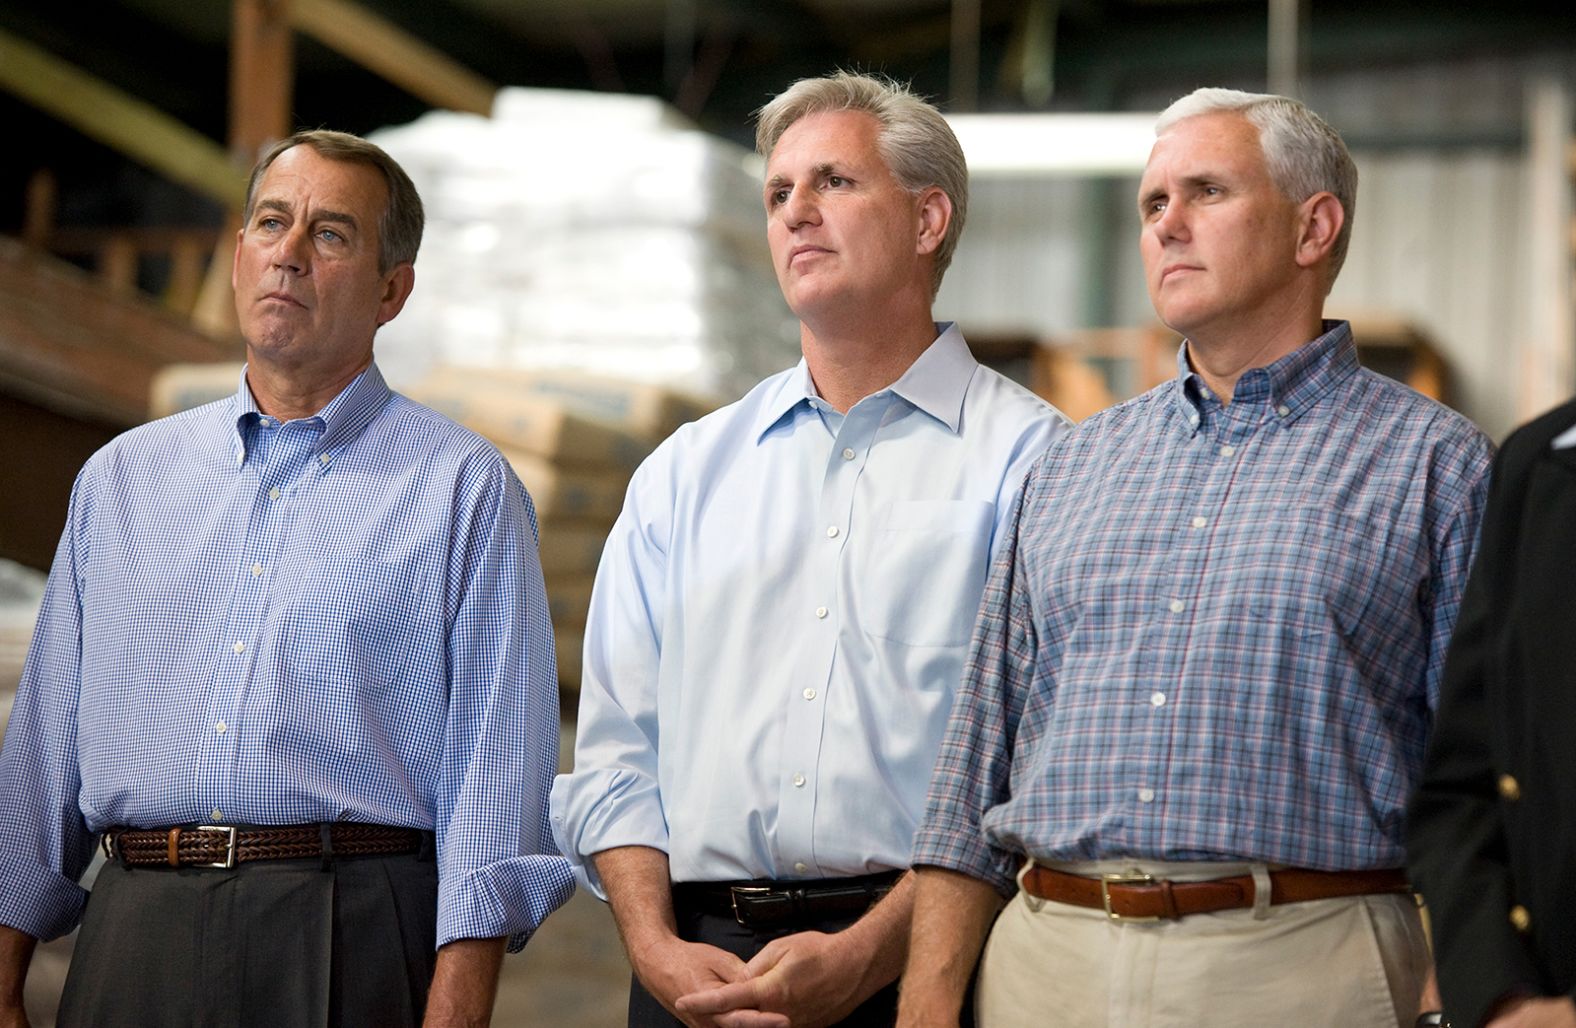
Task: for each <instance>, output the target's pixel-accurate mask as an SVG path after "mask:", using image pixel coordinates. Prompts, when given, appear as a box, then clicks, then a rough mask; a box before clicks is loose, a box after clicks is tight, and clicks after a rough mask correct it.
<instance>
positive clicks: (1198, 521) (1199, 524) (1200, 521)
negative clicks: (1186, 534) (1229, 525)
mask: <svg viewBox="0 0 1576 1028" xmlns="http://www.w3.org/2000/svg"><path fill="white" fill-rule="evenodd" d="M1207 524H1209V522H1208V521H1206V520H1205V519H1204V518H1194V519H1193V527H1194V528H1203V527H1204V526H1205V525H1207Z"/></svg>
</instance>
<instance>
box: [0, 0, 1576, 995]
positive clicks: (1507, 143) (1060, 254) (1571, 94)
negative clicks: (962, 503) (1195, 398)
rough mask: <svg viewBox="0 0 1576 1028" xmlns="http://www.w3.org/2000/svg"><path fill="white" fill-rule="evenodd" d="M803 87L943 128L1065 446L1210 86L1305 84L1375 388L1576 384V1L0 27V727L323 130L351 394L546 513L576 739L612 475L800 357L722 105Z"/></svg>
mask: <svg viewBox="0 0 1576 1028" xmlns="http://www.w3.org/2000/svg"><path fill="white" fill-rule="evenodd" d="M835 68H857V69H861V70H872V71H879V72H882V73H885V74H888V75H891V76H893V77H895V78H898V79H901V80H905V81H910V82H912V83H913V85H914V87H915V89H916V90H917V91H919V92H921V93H923V94H925V95H927V96H929V97H931V98H933V99H934V100H935V101H936V102H937V103H938V105H939V106H941V107H942V109H943V110H944V111H945V112H946V113H947V114H948V115H949V117H955V118H956V119H957V120H956V124H957V126H958V130H959V134H960V137H962V138H963V139H964V142H965V151H966V152H967V153H968V156H969V159H970V164H971V174H972V185H971V192H972V199H971V207H970V213H969V220H968V227H967V231H966V233H965V235H964V238H963V241H962V244H961V246H960V248H959V251H958V254H957V257H956V260H955V262H954V264H953V267H952V269H951V270H950V271H949V273H948V276H947V279H946V281H945V283H944V285H943V287H942V290H941V293H940V295H939V297H938V299H937V303H936V308H935V309H936V314H937V317H938V318H943V319H948V320H957V321H958V322H960V324H961V325H962V326H963V328H964V330H965V332H966V333H967V334H968V336H969V338H970V341H971V343H972V344H973V345H975V347H976V350H977V353H978V355H979V356H980V357H981V359H982V360H984V361H986V362H987V363H990V364H992V365H994V366H997V367H998V368H1001V369H1003V370H1005V371H1007V372H1008V373H1009V374H1010V375H1012V376H1014V377H1017V378H1019V379H1020V380H1021V381H1023V382H1024V383H1025V384H1029V385H1030V386H1031V387H1032V388H1034V389H1035V390H1036V391H1037V392H1040V393H1041V394H1042V395H1044V396H1046V397H1047V398H1048V399H1050V400H1052V401H1053V402H1055V403H1056V404H1057V405H1058V406H1060V407H1062V408H1063V409H1064V410H1065V411H1067V413H1069V414H1070V415H1071V416H1073V417H1074V418H1075V419H1076V418H1079V417H1083V416H1087V414H1089V413H1092V412H1093V411H1095V410H1098V409H1099V408H1100V407H1102V406H1105V405H1107V404H1109V403H1113V402H1117V401H1119V400H1121V399H1124V398H1126V397H1128V396H1131V395H1135V394H1136V393H1138V392H1140V391H1142V390H1144V389H1146V388H1148V387H1149V386H1151V385H1153V384H1156V383H1157V382H1159V381H1162V380H1163V379H1165V378H1167V377H1169V376H1170V375H1172V374H1173V373H1174V369H1175V364H1174V360H1175V349H1176V343H1177V340H1176V338H1175V337H1174V336H1172V335H1171V334H1169V333H1168V332H1167V331H1166V330H1165V329H1164V327H1163V326H1161V325H1159V324H1158V323H1157V322H1156V321H1155V318H1154V314H1153V311H1152V309H1151V307H1150V304H1149V300H1148V297H1147V295H1146V292H1145V288H1144V283H1143V278H1142V274H1141V269H1140V264H1139V257H1138V251H1137V247H1136V245H1135V243H1136V239H1137V227H1138V223H1137V219H1136V215H1135V213H1134V209H1133V207H1134V204H1133V200H1134V194H1135V191H1136V184H1137V178H1138V173H1139V171H1140V170H1141V169H1142V166H1143V161H1144V158H1145V156H1146V154H1147V142H1146V139H1147V132H1148V129H1147V127H1146V126H1147V124H1148V123H1149V121H1150V120H1152V118H1153V116H1154V114H1155V113H1156V112H1158V111H1159V110H1160V109H1162V108H1163V107H1164V106H1165V105H1166V104H1167V103H1169V102H1170V101H1171V100H1172V99H1174V98H1175V97H1177V96H1180V95H1182V94H1184V93H1186V92H1188V91H1189V90H1191V89H1193V88H1195V87H1197V86H1200V85H1222V86H1230V87H1235V88H1241V89H1248V90H1255V91H1259V90H1265V89H1269V90H1271V91H1277V92H1285V93H1290V94H1293V95H1297V96H1298V97H1300V98H1301V99H1303V100H1305V101H1306V102H1307V103H1308V104H1309V105H1310V106H1311V107H1312V108H1314V109H1315V110H1316V111H1319V112H1320V113H1321V114H1323V115H1324V116H1325V117H1326V119H1327V120H1329V121H1330V123H1331V124H1333V125H1334V126H1335V127H1336V128H1337V129H1338V130H1339V131H1340V132H1341V133H1342V135H1343V136H1344V137H1345V139H1346V140H1347V142H1348V144H1349V146H1350V148H1351V150H1352V152H1353V155H1354V157H1355V158H1356V161H1357V164H1358V167H1359V170H1360V173H1361V178H1362V183H1361V187H1360V191H1359V204H1358V211H1357V217H1356V222H1355V229H1354V233H1353V241H1352V248H1351V254H1350V257H1349V259H1348V262H1347V265H1346V268H1345V270H1344V271H1343V273H1342V276H1341V279H1340V281H1339V282H1338V283H1337V285H1336V287H1335V290H1334V293H1333V294H1332V296H1331V301H1330V305H1329V310H1330V315H1331V316H1332V317H1344V318H1350V319H1351V320H1352V321H1353V322H1354V325H1355V328H1356V334H1357V336H1358V339H1359V343H1360V345H1361V346H1362V347H1363V359H1364V361H1365V363H1368V364H1370V365H1371V366H1374V367H1376V368H1377V369H1378V370H1381V371H1384V372H1386V373H1388V374H1393V375H1394V376H1396V377H1398V378H1401V379H1402V380H1403V381H1406V382H1407V383H1408V384H1410V385H1412V386H1414V387H1415V388H1418V389H1419V390H1421V391H1423V392H1426V393H1429V394H1430V395H1433V396H1435V397H1436V398H1439V399H1441V400H1443V401H1444V402H1446V403H1449V404H1451V405H1452V406H1454V407H1456V408H1457V409H1459V410H1461V411H1462V412H1463V413H1465V414H1466V415H1467V416H1468V417H1470V418H1471V419H1473V420H1474V421H1475V422H1477V423H1478V424H1479V425H1480V426H1481V427H1483V428H1484V429H1485V430H1486V431H1487V432H1488V433H1489V434H1490V435H1492V436H1494V437H1495V438H1496V439H1502V438H1503V437H1504V436H1505V435H1506V434H1507V433H1508V432H1509V431H1510V430H1511V429H1512V428H1514V427H1515V426H1516V425H1518V424H1520V423H1522V422H1524V421H1526V420H1527V419H1529V418H1530V417H1532V416H1534V415H1536V414H1538V413H1541V412H1542V411H1544V410H1547V409H1548V408H1550V407H1552V406H1553V405H1555V404H1556V403H1558V402H1560V401H1562V400H1564V399H1566V398H1568V397H1569V396H1570V395H1571V394H1572V393H1573V392H1576V295H1573V269H1576V220H1573V216H1572V212H1573V200H1576V8H1573V7H1572V5H1570V4H1568V3H1554V2H1549V0H1527V2H1523V3H1512V4H1487V3H1459V2H1446V0H1405V2H1398V3H1388V4H1373V3H1364V2H1359V0H780V2H774V3H753V2H746V0H562V2H545V3H544V2H537V3H521V2H518V0H449V2H447V3H442V4H433V3H420V2H416V0H231V2H230V3H228V4H225V3H212V4H192V3H188V2H182V0H87V2H83V3H75V4H69V5H44V4H36V3H30V4H19V3H12V4H6V5H3V6H0V117H3V118H4V119H5V123H6V124H7V125H8V126H9V131H8V133H7V135H8V137H9V139H10V141H11V142H10V145H8V146H6V147H4V148H0V468H4V478H3V482H4V487H3V488H0V716H3V714H4V712H5V711H7V710H9V705H10V694H11V693H12V692H13V691H14V689H15V686H16V681H17V678H18V677H19V675H20V671H21V664H22V660H23V656H24V654H25V650H26V645H27V639H28V636H29V633H30V631H31V626H32V619H33V612H34V611H35V610H36V606H37V603H38V598H39V596H40V594H41V590H42V585H43V572H44V571H45V570H46V569H47V567H48V563H49V560H50V557H51V554H52V553H53V551H54V547H55V542H56V540H57V539H58V537H59V533H60V529H61V526H62V522H63V518H64V514H65V508H66V501H67V497H68V495H69V491H70V488H71V483H72V480H73V477H74V475H75V473H76V470H77V468H78V467H79V466H80V465H81V463H82V461H83V460H84V459H86V457H87V456H88V455H89V454H91V453H92V452H93V451H94V450H95V449H97V448H98V447H99V446H101V445H103V444H104V443H105V442H106V441H108V440H109V439H110V438H112V437H113V436H114V435H115V434H117V433H119V432H121V431H124V430H126V429H127V428H130V427H132V426H134V425H136V424H139V423H141V422H143V421H145V420H148V419H149V418H151V417H155V416H159V415H161V414H164V413H171V412H173V411H175V410H179V409H182V408H184V407H187V406H191V405H193V404H195V403H198V402H206V401H207V400H209V399H213V398H216V397H218V396H222V395H225V394H227V393H229V392H232V391H233V390H234V388H235V383H236V374H237V371H238V367H239V361H240V360H241V359H242V356H241V355H242V349H241V344H240V341H239V338H238V336H237V335H236V331H235V327H234V319H233V313H232V312H230V310H229V305H230V302H231V301H230V297H229V296H228V270H229V269H228V263H227V262H228V259H229V251H230V247H231V240H233V233H234V229H235V225H236V221H235V219H236V218H237V217H238V211H237V208H238V206H239V202H240V196H241V192H242V190H244V176H245V169H246V168H247V167H248V166H249V164H250V162H251V159H252V157H253V156H254V155H255V153H256V152H257V151H258V149H259V147H261V146H262V145H264V144H265V143H266V142H267V141H269V140H271V139H275V138H278V137H279V136H280V135H282V134H285V133H288V132H289V131H292V130H294V129H296V128H302V127H319V126H321V127H329V128H336V129H342V130H346V131H351V132H356V133H361V134H369V135H371V136H372V138H374V139H375V140H377V141H379V142H380V143H381V145H383V146H384V147H385V148H386V149H388V150H389V151H390V153H392V154H393V155H394V156H395V157H396V158H397V159H399V160H400V161H401V162H402V163H403V164H404V165H405V166H406V167H407V169H408V170H409V171H410V172H411V175H412V177H413V178H414V179H415V180H416V183H417V186H418V188H419V189H420V190H421V191H422V194H423V197H424V200H425V202H426V204H427V211H428V219H429V220H428V231H427V235H426V238H425V241H424V244H423V250H422V254H421V259H420V260H419V261H418V264H417V267H418V282H419V284H418V286H417V290H416V298H415V299H413V300H412V302H411V304H410V306H409V307H408V308H407V309H406V312H405V313H404V314H403V315H402V316H401V318H400V319H399V320H397V321H396V322H395V323H393V324H391V325H389V326H388V327H387V328H385V329H384V330H383V333H382V334H380V336H379V343H378V346H379V362H380V366H382V367H383V368H384V371H385V373H386V374H387V375H388V377H389V379H390V382H391V384H393V385H394V386H395V387H396V388H398V389H400V390H402V391H405V392H408V393H410V394H411V395H413V396H414V397H416V398H417V399H419V400H421V401H422V402H425V403H427V404H429V405H431V406H434V407H435V408H437V409H439V410H441V411H443V412H444V413H446V414H449V415H450V416H453V417H455V418H456V420H460V421H462V422H464V423H466V424H468V425H470V426H471V427H473V428H475V429H477V430H478V431H481V432H482V433H483V434H484V435H487V436H489V438H492V439H493V440H494V441H495V442H496V443H497V444H498V445H499V446H500V448H501V449H502V450H503V451H504V452H505V454H506V456H508V457H509V459H510V460H511V462H512V463H513V464H514V466H515V468H516V470H517V471H518V472H519V473H520V476H521V478H522V480H523V481H524V482H525V483H526V485H527V486H528V488H530V490H531V491H532V494H533V496H535V497H536V499H537V503H538V508H539V512H540V513H541V515H542V553H543V564H544V572H545V574H546V577H547V581H548V587H549V595H550V603H551V605H552V608H553V609H552V614H553V619H554V623H555V629H556V633H557V644H558V651H559V655H560V663H561V672H562V685H563V698H564V705H565V713H566V720H569V719H570V718H569V715H570V714H571V712H572V710H573V705H574V696H575V687H576V682H577V680H578V651H579V644H580V641H581V632H582V630H583V627H584V617H585V607H586V604H587V602H588V598H589V591H590V581H591V576H592V574H593V572H594V570H595V565H596V560H597V557H598V555H599V553H600V548H601V543H602V540H603V538H604V537H605V534H606V531H607V528H608V526H609V525H610V524H611V522H612V520H613V518H614V517H615V516H616V515H617V512H618V509H619V505H620V503H621V500H622V495H623V488H624V485H625V484H626V483H627V481H628V476H629V474H630V472H631V471H632V470H633V468H634V466H635V465H637V464H638V462H639V460H640V459H641V458H642V457H643V456H644V455H645V454H646V453H647V452H649V451H650V449H651V448H652V447H653V446H654V445H655V444H656V442H657V441H659V440H660V439H661V438H662V437H663V436H665V435H666V434H667V433H668V432H671V431H672V430H673V429H674V428H676V427H677V426H678V425H680V424H683V423H684V422H686V421H689V420H692V419H693V418H695V417H698V416H700V415H701V414H703V413H704V412H706V411H707V410H710V409H712V408H714V407H716V406H718V405H720V404H723V403H726V402H728V401H730V400H732V399H734V398H736V397H737V396H739V395H740V394H741V393H742V392H743V391H744V389H746V388H747V387H748V386H749V385H750V384H751V383H753V382H754V381H756V380H758V379H759V378H760V377H762V376H764V375H766V374H768V373H770V372H772V371H775V370H777V369H779V368H782V367H785V366H787V365H789V364H791V363H793V362H794V361H795V360H796V359H797V329H796V325H795V323H794V321H793V319H792V316H791V315H790V314H789V312H788V311H787V309H786V307H785V306H784V304H783V303H782V300H781V297H780V295H779V294H778V292H777V289H776V285H775V280H774V278H773V276H772V272H771V268H770V264H769V260H768V258H767V253H766V247H765V245H764V232H763V231H762V224H763V221H762V215H761V212H760V199H759V176H760V167H761V165H760V163H759V161H758V160H756V159H755V158H753V156H752V155H751V151H750V148H751V146H752V145H753V130H752V125H751V112H752V111H754V110H755V109H756V108H758V107H759V106H760V105H761V104H762V103H764V102H765V101H766V100H767V99H769V98H770V97H771V96H772V95H773V94H774V93H776V92H777V91H779V90H781V89H782V88H783V87H785V86H786V85H788V84H789V83H790V82H792V81H794V80H795V79H797V78H800V77H805V76H811V75H818V74H822V73H824V72H827V71H829V70H832V69H835ZM1135 126H1136V127H1137V133H1138V134H1137V135H1136V136H1135V135H1134V134H1133V130H1134V127H1135ZM966 129H967V130H968V131H966ZM970 132H973V133H975V134H970ZM1124 133H1125V134H1124ZM1109 138H1115V139H1116V140H1117V142H1116V143H1114V144H1112V147H1111V148H1110V149H1109V150H1107V149H1105V148H1104V147H1105V143H1104V141H1105V140H1107V139H1109ZM1001 139H1005V140H1006V141H1007V142H1006V144H1005V145H1004V146H1002V145H997V146H993V145H992V142H993V141H999V140H1001ZM568 731H572V726H571V727H570V728H568V729H566V732H568ZM568 738H569V736H567V735H566V740H567V739H568ZM567 758H568V753H567V749H566V753H565V759H566V760H567ZM68 957H69V940H67V941H65V942H64V943H60V944H55V945H54V946H53V947H50V948H46V950H45V951H44V952H43V954H42V955H41V956H40V958H39V961H38V966H39V968H40V970H39V971H38V972H35V974H34V980H33V982H32V983H30V988H29V1004H30V1011H31V1012H32V1015H33V1023H34V1024H35V1025H47V1024H52V1023H53V1013H52V1009H53V1008H52V999H51V996H52V990H53V991H58V987H59V978H58V973H60V972H61V970H62V969H63V967H64V966H65V962H66V960H67V959H68ZM51 975H56V977H51ZM626 975H627V967H626V965H624V963H623V958H622V955H621V953H620V951H619V949H618V943H617V939H616V936H615V934H614V933H613V930H612V926H611V922H610V921H609V920H608V918H607V915H606V913H605V910H604V909H603V908H602V907H601V905H600V904H598V903H596V901H594V900H591V899H589V898H587V897H585V896H583V895H582V896H577V897H576V899H575V900H574V901H572V904H571V906H570V907H569V908H568V909H567V910H566V911H564V912H562V913H560V914H559V915H556V916H555V918H554V919H553V920H552V921H550V922H549V924H548V926H547V927H545V928H544V929H543V931H542V934H541V937H540V938H539V939H538V941H537V944H535V945H533V946H532V947H530V948H528V949H527V951H526V953H525V954H523V955H521V956H517V957H513V958H511V959H510V961H509V962H508V970H507V971H506V981H505V985H504V993H503V995H502V996H501V998H500V1005H499V1012H498V1018H497V1019H498V1023H501V1024H556V1025H581V1024H583V1025H599V1024H608V1023H616V1022H617V1020H618V1019H619V1017H620V1016H621V1011H622V1004H623V994H622V991H621V990H622V983H623V980H624V977H625V976H626Z"/></svg>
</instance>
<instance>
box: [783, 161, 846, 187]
mask: <svg viewBox="0 0 1576 1028" xmlns="http://www.w3.org/2000/svg"><path fill="white" fill-rule="evenodd" d="M835 171H837V166H836V165H835V164H833V163H831V162H830V161H822V162H821V163H820V164H817V165H816V166H815V167H814V168H812V169H811V171H810V176H811V177H812V178H822V177H824V176H826V175H830V174H832V173H834V172H835ZM787 184H788V179H787V178H786V177H784V176H783V175H780V174H779V175H773V176H772V177H771V178H769V179H767V180H766V188H767V189H776V188H777V187H778V186H785V185H787Z"/></svg>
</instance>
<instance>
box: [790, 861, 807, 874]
mask: <svg viewBox="0 0 1576 1028" xmlns="http://www.w3.org/2000/svg"><path fill="white" fill-rule="evenodd" d="M793 869H794V870H795V871H797V872H799V873H800V874H804V873H805V872H806V871H808V870H810V865H809V864H806V863H805V862H804V861H802V860H798V861H795V862H794V865H793Z"/></svg>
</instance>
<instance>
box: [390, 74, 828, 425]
mask: <svg viewBox="0 0 1576 1028" xmlns="http://www.w3.org/2000/svg"><path fill="white" fill-rule="evenodd" d="M371 138H372V139H373V140H375V141H376V142H377V143H378V144H379V145H380V146H382V147H384V148H385V149H386V150H388V152H389V153H390V154H391V155H392V156H393V157H394V158H395V159H396V160H398V161H399V162H400V163H401V165H403V166H404V168H405V169H406V170H407V171H408V172H409V173H410V176H411V178H412V180H413V181H414V182H415V184H416V188H417V189H418V190H419V191H420V193H421V195H422V198H423V202H424V204H425V206H426V211H427V233H426V236H425V238H424V241H423V243H422V250H421V258H420V260H419V262H418V265H417V287H416V290H415V293H414V294H413V295H412V297H411V299H410V302H409V303H408V304H407V305H406V307H405V310H404V312H403V313H402V314H401V315H400V317H399V318H398V319H397V320H395V321H394V322H392V323H390V324H389V325H388V326H386V327H385V328H384V329H383V330H382V331H381V332H380V333H379V337H378V354H379V357H378V360H379V363H380V365H381V366H382V367H383V369H384V371H385V372H386V373H387V374H388V376H389V380H390V381H391V382H394V383H396V384H399V383H403V382H408V381H410V380H413V379H415V378H417V377H419V376H420V375H421V374H423V373H424V372H425V371H426V370H427V369H428V368H429V367H431V366H433V365H436V364H451V365H461V366H469V367H495V368H496V367H513V368H523V369H532V370H535V369H541V368H552V369H572V370H577V371H583V372H586V373H589V374H593V375H599V376H604V377H616V378H620V379H628V380H634V381H644V382H652V383H657V384H663V385H676V386H678V387H680V388H682V389H684V390H687V391H692V392H697V393H701V394H707V395H722V396H736V395H739V394H741V393H742V392H743V391H744V390H746V389H747V388H749V386H751V385H753V384H754V383H755V382H756V381H758V380H759V379H761V378H763V377H765V376H766V375H768V374H770V373H772V372H775V371H779V370H781V369H782V368H784V367H786V366H788V365H791V364H792V363H793V362H794V361H795V360H797V359H798V330H797V324H796V322H795V321H794V319H793V317H792V315H791V314H790V313H789V312H788V309H787V307H786V305H785V304H784V303H783V300H782V297H781V295H780V293H779V291H778V288H777V283H776V277H775V275H774V274H773V272H772V268H771V257H770V254H769V252H768V250H767V247H766V234H765V214H764V212H763V209H762V204H761V170H760V169H761V164H760V161H759V159H758V158H757V157H755V155H754V154H752V153H750V152H749V151H748V150H746V149H745V148H744V147H742V146H739V145H738V144H736V143H732V142H729V141H727V140H723V139H719V138H717V137H715V136H711V135H708V134H706V133H704V132H701V131H699V130H697V129H696V128H695V127H694V126H693V125H691V124H689V123H687V122H686V121H685V120H684V119H683V118H682V116H680V115H679V114H677V113H676V112H675V111H674V110H673V109H672V108H671V107H669V106H668V105H666V104H664V103H663V102H662V101H660V100H657V99H654V98H651V97H637V96H621V95H615V94H606V93H577V92H569V91H563V90H542V89H505V90H503V91H501V92H500V93H499V94H498V98H497V100H496V102H495V103H494V107H493V116H492V117H491V118H484V117H480V116H477V115H471V114H458V113H453V112H443V111H435V112H432V113H429V114H427V115H424V116H423V117H421V118H420V119H418V120H416V121H414V122H412V123H410V124H409V125H404V126H400V127H396V128H390V129H384V130H380V131H378V132H375V133H373V134H372V137H371Z"/></svg>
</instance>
